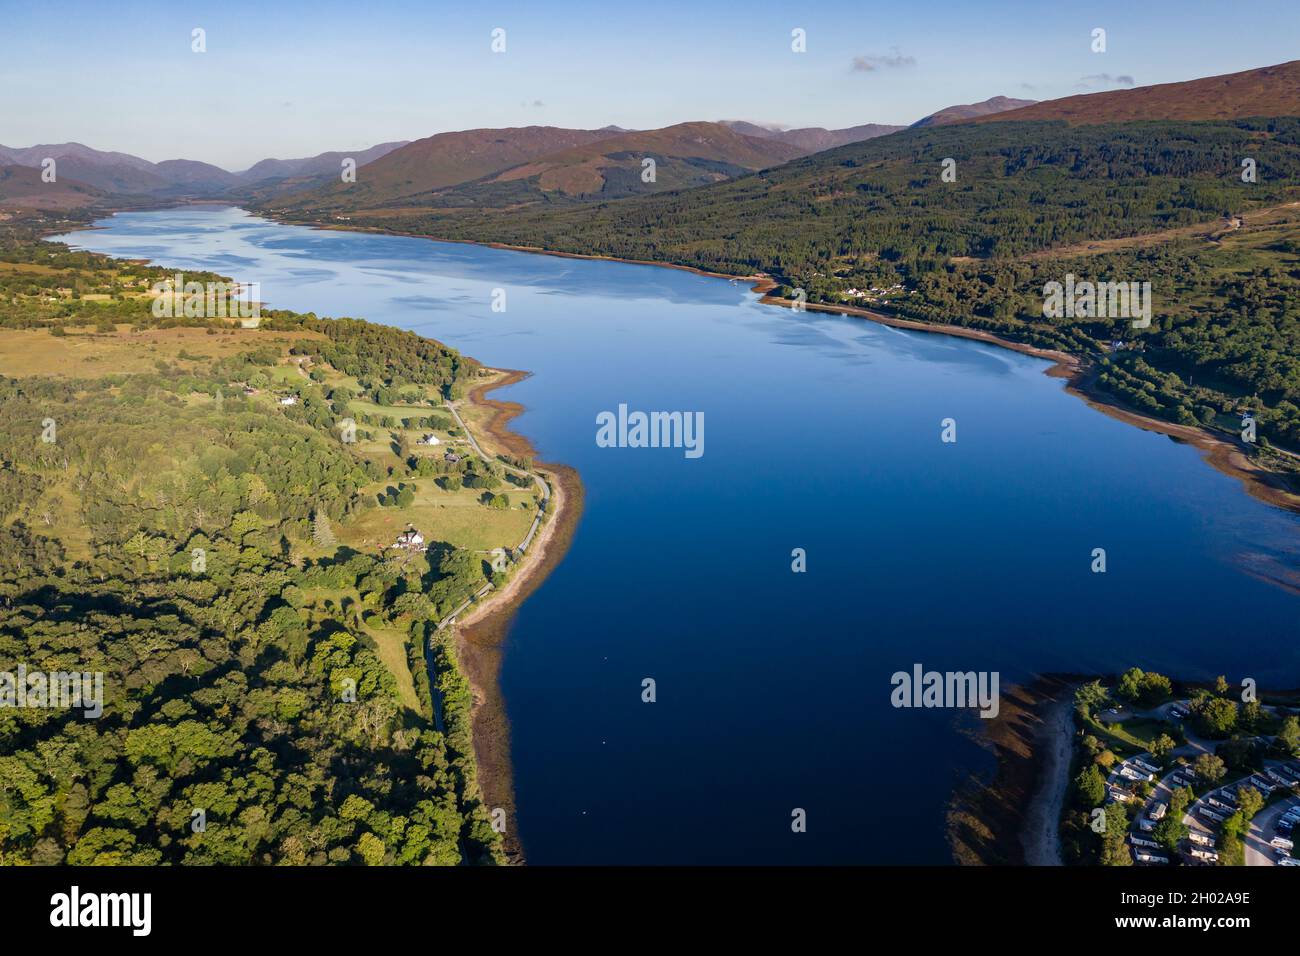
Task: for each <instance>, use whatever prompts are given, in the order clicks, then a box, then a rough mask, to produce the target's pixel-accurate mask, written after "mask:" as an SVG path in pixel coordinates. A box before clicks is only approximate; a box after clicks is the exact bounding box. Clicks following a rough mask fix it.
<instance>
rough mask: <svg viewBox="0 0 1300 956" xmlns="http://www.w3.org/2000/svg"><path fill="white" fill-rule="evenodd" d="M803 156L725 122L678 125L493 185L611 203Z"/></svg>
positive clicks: (617, 139) (500, 177) (550, 161)
mask: <svg viewBox="0 0 1300 956" xmlns="http://www.w3.org/2000/svg"><path fill="white" fill-rule="evenodd" d="M802 155H804V150H803V149H801V148H800V147H798V146H793V145H791V144H789V143H785V142H782V141H780V140H776V139H770V138H768V139H760V138H759V137H756V136H746V135H744V134H743V133H738V132H736V131H735V130H734V129H731V128H730V127H729V126H727V125H726V124H723V123H702V122H699V123H679V124H677V125H676V126H667V127H664V128H663V129H654V130H641V131H638V132H629V133H620V134H618V135H617V136H612V137H609V138H607V139H602V140H599V141H597V142H595V143H588V144H586V145H584V146H577V147H573V148H571V149H567V150H562V151H560V152H558V153H552V154H550V155H547V156H543V157H541V158H540V159H537V160H534V161H533V162H529V163H524V164H522V165H519V166H516V167H513V168H511V169H508V170H506V171H505V172H502V173H499V174H497V175H496V176H495V177H493V178H492V181H493V182H497V183H503V182H515V181H519V180H535V181H536V185H537V187H538V188H539V189H541V190H543V191H544V192H558V193H562V194H564V195H567V196H596V195H600V196H602V198H612V197H613V196H615V195H631V194H634V193H646V192H652V191H658V190H663V189H680V188H683V187H686V186H695V185H703V184H704V183H709V182H718V181H720V180H723V179H729V178H731V177H732V176H735V175H738V174H740V173H744V172H750V171H752V170H755V169H764V168H766V167H768V166H779V165H781V164H782V163H786V162H789V161H790V160H792V159H795V158H797V157H799V156H802ZM646 158H652V159H654V160H655V177H654V182H653V183H646V182H644V180H643V179H642V171H643V168H644V167H643V165H642V163H643V161H644V160H645V159H646ZM647 187H651V188H647Z"/></svg>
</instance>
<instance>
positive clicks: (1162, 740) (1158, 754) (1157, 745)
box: [1151, 734, 1178, 761]
mask: <svg viewBox="0 0 1300 956" xmlns="http://www.w3.org/2000/svg"><path fill="white" fill-rule="evenodd" d="M1177 746H1178V742H1177V741H1175V740H1174V738H1173V737H1170V736H1169V735H1168V734H1161V735H1160V736H1159V737H1157V738H1156V739H1155V740H1153V741H1151V756H1153V757H1155V758H1156V759H1157V760H1160V761H1163V760H1164V759H1165V758H1166V757H1168V756H1169V754H1170V752H1171V751H1172V750H1173V749H1174V748H1175V747H1177Z"/></svg>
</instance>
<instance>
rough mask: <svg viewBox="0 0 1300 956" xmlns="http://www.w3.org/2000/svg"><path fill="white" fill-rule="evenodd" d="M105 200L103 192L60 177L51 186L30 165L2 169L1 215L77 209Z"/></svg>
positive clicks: (0, 171) (0, 183)
mask: <svg viewBox="0 0 1300 956" xmlns="http://www.w3.org/2000/svg"><path fill="white" fill-rule="evenodd" d="M103 197H104V193H103V191H102V190H99V189H96V188H95V187H94V186H90V185H87V184H86V183H82V182H77V181H76V180H75V179H69V178H67V177H65V176H59V175H57V170H56V177H55V181H54V182H52V183H47V182H44V181H43V180H42V179H41V170H40V169H39V168H33V167H31V166H14V165H10V166H0V212H3V211H4V210H6V209H48V210H62V209H74V208H77V207H80V206H88V205H91V204H93V203H95V202H97V201H99V200H100V199H102V198H103Z"/></svg>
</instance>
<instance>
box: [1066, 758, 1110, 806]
mask: <svg viewBox="0 0 1300 956" xmlns="http://www.w3.org/2000/svg"><path fill="white" fill-rule="evenodd" d="M1074 789H1075V795H1076V798H1077V799H1078V801H1079V805H1080V806H1082V807H1099V806H1101V802H1102V801H1103V800H1104V799H1106V780H1105V778H1104V777H1102V775H1101V771H1100V770H1098V769H1097V765H1096V764H1089V765H1088V766H1087V767H1085V768H1084V769H1083V771H1082V772H1081V773H1080V774H1079V776H1078V777H1076V778H1075V781H1074Z"/></svg>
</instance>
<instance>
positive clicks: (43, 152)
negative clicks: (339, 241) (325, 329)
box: [0, 143, 402, 199]
mask: <svg viewBox="0 0 1300 956" xmlns="http://www.w3.org/2000/svg"><path fill="white" fill-rule="evenodd" d="M401 145H402V144H401V143H384V144H382V145H380V146H373V147H371V148H370V149H366V150H358V151H355V152H332V153H321V154H320V155H319V156H312V157H308V158H306V159H289V160H279V159H269V160H263V161H262V162H260V163H258V164H256V165H255V166H253V167H251V168H250V169H247V170H245V171H244V172H242V173H232V172H229V171H227V170H224V169H222V168H220V167H219V166H213V165H212V164H211V163H202V162H198V161H196V160H190V159H168V160H164V161H163V162H161V163H152V162H150V161H149V160H147V159H141V158H140V157H139V156H132V155H131V154H129V153H115V152H108V151H105V150H98V149H92V148H91V147H89V146H86V145H84V144H82V143H54V144H45V145H40V146H28V147H24V148H14V147H9V146H0V164H9V165H15V166H25V167H29V168H35V169H40V168H41V164H42V163H43V162H44V161H45V160H46V159H53V160H54V162H55V172H56V175H57V178H58V179H63V178H65V177H66V178H68V179H70V180H77V181H79V182H80V183H83V184H87V185H90V186H93V187H95V188H97V189H100V190H103V191H104V192H106V193H114V194H117V195H124V196H144V197H153V198H158V199H167V198H180V197H194V198H225V197H235V196H237V195H238V194H239V193H240V192H241V191H242V190H244V189H246V188H247V187H251V186H252V185H254V184H257V185H259V187H260V189H261V191H262V193H264V194H266V193H274V191H275V185H274V184H275V182H276V181H277V179H279V178H285V177H289V176H319V175H325V174H336V173H337V172H338V171H339V168H340V163H341V161H342V159H343V157H345V156H351V157H353V158H355V159H356V160H357V166H358V167H360V166H364V165H365V164H366V163H368V162H369V161H370V160H371V159H373V158H377V157H378V156H382V155H385V154H386V153H388V152H390V151H391V150H392V149H395V148H397V147H398V146H401Z"/></svg>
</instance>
